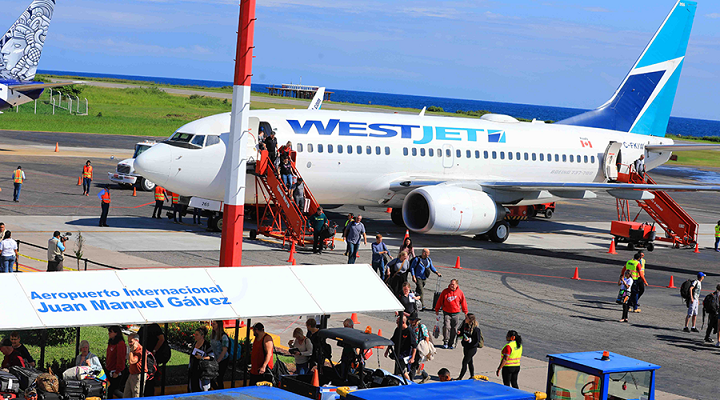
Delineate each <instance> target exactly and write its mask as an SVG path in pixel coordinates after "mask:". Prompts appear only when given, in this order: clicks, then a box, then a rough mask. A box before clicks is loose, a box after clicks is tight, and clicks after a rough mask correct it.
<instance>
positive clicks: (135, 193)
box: [133, 186, 137, 197]
mask: <svg viewBox="0 0 720 400" xmlns="http://www.w3.org/2000/svg"><path fill="white" fill-rule="evenodd" d="M136 196H137V188H136V187H134V186H133V197H136Z"/></svg>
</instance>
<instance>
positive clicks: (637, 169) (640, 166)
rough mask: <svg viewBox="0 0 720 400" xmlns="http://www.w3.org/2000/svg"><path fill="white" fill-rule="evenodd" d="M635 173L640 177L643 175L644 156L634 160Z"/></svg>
mask: <svg viewBox="0 0 720 400" xmlns="http://www.w3.org/2000/svg"><path fill="white" fill-rule="evenodd" d="M635 172H637V173H638V174H640V175H644V174H645V155H644V154H641V155H640V158H638V159H637V160H635Z"/></svg>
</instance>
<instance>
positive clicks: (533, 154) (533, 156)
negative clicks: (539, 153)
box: [532, 153, 535, 161]
mask: <svg viewBox="0 0 720 400" xmlns="http://www.w3.org/2000/svg"><path fill="white" fill-rule="evenodd" d="M532 160H533V161H535V153H532Z"/></svg>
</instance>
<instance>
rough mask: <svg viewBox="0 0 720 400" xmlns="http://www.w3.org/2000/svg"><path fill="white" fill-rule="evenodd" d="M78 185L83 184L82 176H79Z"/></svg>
mask: <svg viewBox="0 0 720 400" xmlns="http://www.w3.org/2000/svg"><path fill="white" fill-rule="evenodd" d="M78 186H82V176H78Z"/></svg>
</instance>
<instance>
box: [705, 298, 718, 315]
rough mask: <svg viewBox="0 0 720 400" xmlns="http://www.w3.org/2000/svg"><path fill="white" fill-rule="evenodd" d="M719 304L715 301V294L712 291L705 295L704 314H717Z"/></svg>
mask: <svg viewBox="0 0 720 400" xmlns="http://www.w3.org/2000/svg"><path fill="white" fill-rule="evenodd" d="M717 313H718V305H717V303H715V295H713V294H712V293H710V294H708V295H707V296H705V299H704V300H703V314H717Z"/></svg>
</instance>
